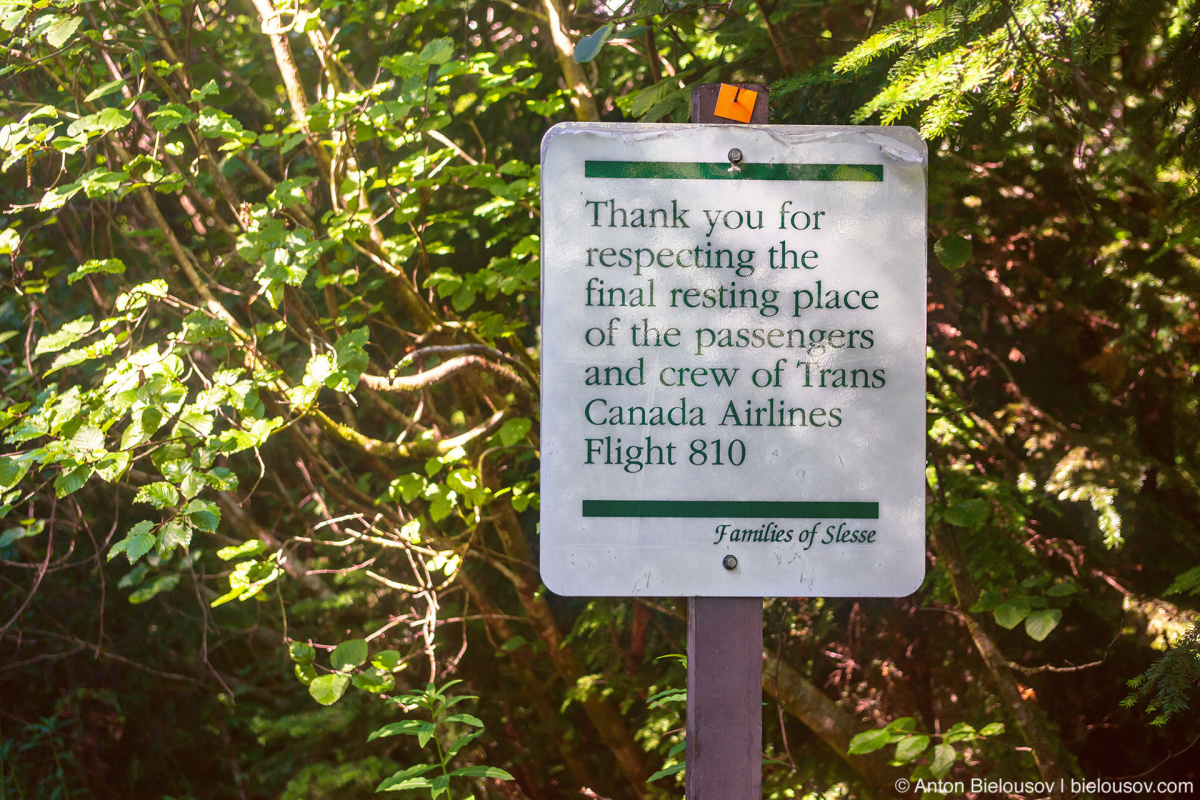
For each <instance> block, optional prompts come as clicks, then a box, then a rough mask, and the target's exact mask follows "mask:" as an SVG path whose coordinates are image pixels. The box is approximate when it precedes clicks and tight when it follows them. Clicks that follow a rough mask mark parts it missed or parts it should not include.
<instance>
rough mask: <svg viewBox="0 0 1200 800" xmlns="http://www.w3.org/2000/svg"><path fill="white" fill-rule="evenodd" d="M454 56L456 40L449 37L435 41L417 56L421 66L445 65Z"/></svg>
mask: <svg viewBox="0 0 1200 800" xmlns="http://www.w3.org/2000/svg"><path fill="white" fill-rule="evenodd" d="M452 55H454V40H453V39H451V38H449V37H442V38H441V39H434V40H433V41H432V42H430V43H429V44H427V45H425V47H424V48H423V49H422V50H421V54H420V55H419V56H417V62H418V63H420V64H445V63H446V62H447V61H449V60H450V57H451V56H452Z"/></svg>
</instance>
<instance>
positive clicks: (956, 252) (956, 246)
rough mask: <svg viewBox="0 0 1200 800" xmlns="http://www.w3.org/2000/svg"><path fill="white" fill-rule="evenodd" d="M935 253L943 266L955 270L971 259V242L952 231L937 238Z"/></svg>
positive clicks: (934, 247)
mask: <svg viewBox="0 0 1200 800" xmlns="http://www.w3.org/2000/svg"><path fill="white" fill-rule="evenodd" d="M933 253H934V255H936V256H937V259H938V261H940V262H942V266H943V267H945V268H946V269H949V270H955V269H958V268H959V267H961V266H962V265H963V264H966V263H967V262H968V261H970V260H971V242H970V241H968V240H967V239H964V238H963V237H961V236H959V235H958V234H956V233H952V234H950V235H949V236H943V237H942V238H940V239H938V240H937V243H936V244H935V245H934V246H933Z"/></svg>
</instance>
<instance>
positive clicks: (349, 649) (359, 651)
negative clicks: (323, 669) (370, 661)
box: [329, 639, 367, 671]
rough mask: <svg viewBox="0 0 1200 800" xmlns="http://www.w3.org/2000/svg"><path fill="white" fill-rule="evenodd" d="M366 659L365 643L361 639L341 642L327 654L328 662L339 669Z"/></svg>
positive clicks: (343, 669) (360, 662) (350, 666)
mask: <svg viewBox="0 0 1200 800" xmlns="http://www.w3.org/2000/svg"><path fill="white" fill-rule="evenodd" d="M366 660H367V643H366V642H365V641H364V640H362V639H349V640H347V641H344V642H342V643H341V644H339V645H338V646H337V647H335V648H334V649H333V652H332V653H330V654H329V663H330V664H332V665H333V668H334V669H336V670H339V671H345V670H348V669H350V668H352V667H357V666H358V665H360V664H362V663H363V662H364V661H366Z"/></svg>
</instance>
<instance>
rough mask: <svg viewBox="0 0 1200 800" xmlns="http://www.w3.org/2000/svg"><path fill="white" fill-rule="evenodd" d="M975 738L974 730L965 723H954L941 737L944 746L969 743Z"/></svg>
mask: <svg viewBox="0 0 1200 800" xmlns="http://www.w3.org/2000/svg"><path fill="white" fill-rule="evenodd" d="M974 738H975V728H973V727H972V726H970V725H968V724H967V723H965V722H958V723H955V724H954V726H953V727H951V728H950V730H948V731H946V733H945V734H944V735H943V736H942V741H944V742H945V743H946V744H954V743H955V742H969V741H972V740H973V739H974Z"/></svg>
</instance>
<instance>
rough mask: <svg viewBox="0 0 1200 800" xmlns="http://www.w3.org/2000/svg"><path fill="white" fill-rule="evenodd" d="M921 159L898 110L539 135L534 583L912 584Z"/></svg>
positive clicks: (744, 589) (886, 589)
mask: <svg viewBox="0 0 1200 800" xmlns="http://www.w3.org/2000/svg"><path fill="white" fill-rule="evenodd" d="M925 175H926V149H925V145H924V143H923V142H922V140H921V139H920V138H919V137H918V136H917V134H916V133H915V132H914V131H912V130H911V129H908V128H895V127H888V128H868V127H810V126H794V127H793V126H769V127H765V126H764V127H756V126H746V127H742V126H703V125H646V124H616V123H564V124H561V125H556V126H555V127H554V128H552V129H551V130H550V131H549V132H548V133H547V134H546V137H545V139H544V140H543V143H542V292H543V298H542V308H543V318H542V331H541V333H542V343H543V344H542V381H543V383H542V397H543V405H542V427H541V431H542V500H541V508H542V512H541V513H542V517H541V560H542V576H543V580H544V581H545V582H546V585H547V586H549V587H550V589H552V590H553V591H555V592H558V593H560V594H567V595H669V596H684V595H703V596H758V597H763V596H817V595H826V596H846V595H863V596H900V595H904V594H908V593H909V592H911V591H913V590H915V589H916V588H917V586H918V585H919V584H920V582H921V579H922V577H923V575H924V557H925V546H924V531H925V501H924V497H925V491H924V486H925V444H924V442H925V296H926V293H925V258H926V255H925V254H926V250H925ZM730 557H732V558H730Z"/></svg>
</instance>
